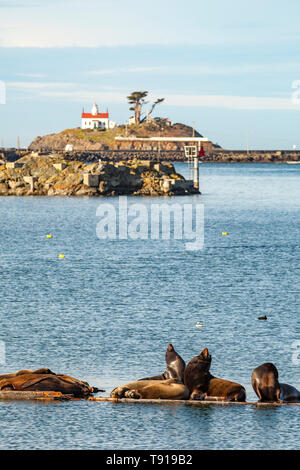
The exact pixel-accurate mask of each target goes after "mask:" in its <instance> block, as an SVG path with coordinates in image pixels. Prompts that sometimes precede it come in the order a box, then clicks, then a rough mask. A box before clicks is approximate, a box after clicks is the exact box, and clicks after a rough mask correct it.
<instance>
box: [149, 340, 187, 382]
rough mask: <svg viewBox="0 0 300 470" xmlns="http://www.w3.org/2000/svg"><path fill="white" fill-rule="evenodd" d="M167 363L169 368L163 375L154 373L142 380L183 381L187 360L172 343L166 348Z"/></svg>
mask: <svg viewBox="0 0 300 470" xmlns="http://www.w3.org/2000/svg"><path fill="white" fill-rule="evenodd" d="M166 364H167V368H166V370H165V372H164V373H163V374H161V375H154V376H153V377H146V378H144V379H140V380H167V379H178V380H180V381H181V382H183V379H184V369H185V362H184V360H183V359H182V357H181V356H179V354H178V353H177V352H176V351H175V349H174V347H173V345H172V344H169V345H168V347H167V350H166Z"/></svg>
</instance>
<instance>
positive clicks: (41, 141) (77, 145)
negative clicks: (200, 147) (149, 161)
mask: <svg viewBox="0 0 300 470" xmlns="http://www.w3.org/2000/svg"><path fill="white" fill-rule="evenodd" d="M193 133H194V136H195V137H202V135H201V134H199V132H197V131H196V130H195V131H194V130H193V128H192V127H190V126H187V125H185V124H181V123H177V124H174V125H172V126H168V125H166V124H162V123H157V122H153V123H152V122H151V123H144V124H139V125H130V126H127V128H126V126H124V125H122V126H118V127H116V128H115V129H110V130H105V131H104V130H100V129H84V130H83V129H80V128H79V127H78V128H75V129H65V130H64V131H62V132H59V133H57V134H48V135H45V136H43V137H40V136H38V137H36V138H35V139H34V141H33V142H32V143H31V144H30V146H29V149H30V150H34V151H38V150H46V151H51V150H64V149H65V146H66V145H67V144H71V145H73V148H74V151H89V150H117V149H119V148H120V143H117V142H116V141H115V137H116V136H122V137H126V136H128V137H155V136H160V137H192V136H193Z"/></svg>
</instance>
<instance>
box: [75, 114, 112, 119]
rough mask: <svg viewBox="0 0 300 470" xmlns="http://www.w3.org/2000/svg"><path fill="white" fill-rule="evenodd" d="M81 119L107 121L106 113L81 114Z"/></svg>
mask: <svg viewBox="0 0 300 470" xmlns="http://www.w3.org/2000/svg"><path fill="white" fill-rule="evenodd" d="M81 117H82V118H88V119H108V117H109V116H108V113H100V114H92V113H81Z"/></svg>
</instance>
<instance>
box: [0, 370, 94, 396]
mask: <svg viewBox="0 0 300 470" xmlns="http://www.w3.org/2000/svg"><path fill="white" fill-rule="evenodd" d="M0 390H1V391H5V390H18V391H35V392H37V391H47V392H50V391H53V392H61V393H63V394H68V395H74V396H75V397H86V396H89V395H91V394H92V393H96V392H98V391H100V390H99V389H97V388H95V387H90V385H89V384H88V383H87V382H83V381H81V380H78V379H75V378H74V377H70V376H69V375H65V374H55V373H54V372H52V371H51V370H50V369H38V370H36V371H31V370H21V371H18V372H15V373H12V374H4V375H0Z"/></svg>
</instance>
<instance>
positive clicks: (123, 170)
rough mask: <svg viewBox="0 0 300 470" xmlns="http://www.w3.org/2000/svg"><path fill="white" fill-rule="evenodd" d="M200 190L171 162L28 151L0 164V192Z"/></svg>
mask: <svg viewBox="0 0 300 470" xmlns="http://www.w3.org/2000/svg"><path fill="white" fill-rule="evenodd" d="M194 193H199V191H198V189H196V188H195V187H194V184H193V182H192V181H187V180H185V178H184V177H183V176H181V175H180V174H178V173H177V172H176V170H175V168H174V166H173V164H172V163H167V162H155V161H138V160H130V161H126V162H123V161H120V162H117V163H113V162H107V161H98V162H96V163H93V164H88V165H86V164H84V163H83V162H79V161H65V160H63V159H62V158H61V157H60V156H59V155H55V154H54V155H43V156H40V155H39V154H37V153H33V152H31V153H29V154H27V155H25V156H23V157H22V158H20V159H18V160H17V161H15V162H6V163H4V164H2V165H0V196H115V195H142V196H172V195H180V194H182V195H186V194H194Z"/></svg>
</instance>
